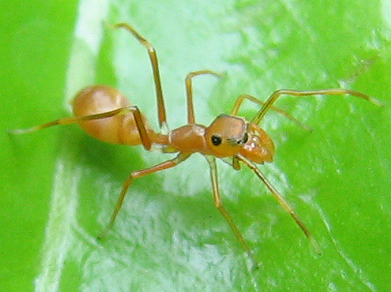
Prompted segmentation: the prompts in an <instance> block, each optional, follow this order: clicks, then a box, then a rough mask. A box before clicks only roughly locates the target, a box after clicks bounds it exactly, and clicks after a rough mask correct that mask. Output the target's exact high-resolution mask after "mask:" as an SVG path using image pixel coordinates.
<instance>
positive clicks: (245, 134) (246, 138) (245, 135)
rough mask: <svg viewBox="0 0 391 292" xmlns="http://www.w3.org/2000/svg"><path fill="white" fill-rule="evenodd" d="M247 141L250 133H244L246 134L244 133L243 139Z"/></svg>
mask: <svg viewBox="0 0 391 292" xmlns="http://www.w3.org/2000/svg"><path fill="white" fill-rule="evenodd" d="M247 141H248V134H247V133H244V135H243V139H242V141H241V142H242V143H243V144H245V143H247Z"/></svg>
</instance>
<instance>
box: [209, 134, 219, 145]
mask: <svg viewBox="0 0 391 292" xmlns="http://www.w3.org/2000/svg"><path fill="white" fill-rule="evenodd" d="M211 140H212V144H213V145H215V146H219V145H220V144H221V137H219V136H216V135H213V136H212V138H211Z"/></svg>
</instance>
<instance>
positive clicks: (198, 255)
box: [0, 0, 391, 291]
mask: <svg viewBox="0 0 391 292" xmlns="http://www.w3.org/2000/svg"><path fill="white" fill-rule="evenodd" d="M188 2H189V1H186V2H185V1H178V0H171V1H165V2H164V3H162V2H161V1H153V0H149V1H118V2H111V3H110V4H108V3H106V2H104V1H98V2H95V3H93V4H92V5H91V4H89V2H81V3H76V1H67V2H66V4H65V3H62V4H56V3H55V2H53V3H50V2H44V3H43V2H42V1H31V2H29V3H26V2H22V1H20V3H18V2H17V1H13V2H12V3H9V4H8V3H4V1H3V2H2V3H1V4H0V9H1V11H2V14H1V16H0V17H1V18H0V21H1V22H0V27H1V30H0V34H1V35H0V39H1V45H0V50H1V51H0V67H1V70H0V82H1V84H0V99H1V107H0V114H1V115H0V116H1V125H0V126H1V131H0V139H1V144H0V147H1V151H0V161H1V166H2V170H1V175H0V178H1V186H2V195H1V196H0V202H1V206H2V207H1V209H0V210H1V211H0V228H1V236H0V247H1V248H0V285H1V287H2V289H4V291H33V290H35V291H232V290H236V291H388V290H389V289H390V288H391V287H390V286H391V284H390V282H389V271H391V256H390V254H391V247H390V242H391V235H390V234H391V233H390V232H389V230H390V228H391V207H390V206H391V204H390V201H391V198H390V195H391V186H390V181H391V180H390V179H391V177H390V173H391V159H390V158H391V153H390V152H391V150H390V147H389V144H390V120H391V119H390V117H391V115H390V110H389V106H390V96H391V87H390V76H391V74H390V73H391V58H390V57H391V55H390V42H389V37H390V25H391V23H390V19H391V12H390V11H391V9H390V7H391V3H390V1H382V2H381V1H372V0H371V1H369V0H367V1H355V2H352V1H347V0H343V1H339V2H338V4H332V5H330V4H324V3H326V2H324V1H311V2H307V3H301V2H299V1H297V2H292V1H284V2H276V1H251V0H250V1H222V0H221V1H213V3H210V2H209V1H192V2H191V3H188ZM81 20H83V21H84V22H83V21H81ZM118 21H126V22H130V23H132V24H133V25H134V26H135V27H137V29H138V30H139V31H140V32H141V33H142V34H143V35H144V36H145V37H147V38H148V40H150V41H151V42H152V43H153V44H154V45H155V47H156V48H157V51H158V54H159V58H160V61H161V62H160V64H161V73H162V79H163V86H164V92H165V96H166V102H167V108H168V117H169V122H170V126H171V128H174V127H177V126H180V125H181V124H183V123H184V122H185V119H186V118H185V98H184V96H185V95H184V85H183V79H184V77H185V75H186V73H187V72H189V71H192V70H198V69H204V68H208V69H213V70H216V71H219V72H225V73H226V75H225V77H224V78H221V79H219V80H215V79H214V78H211V77H207V76H205V77H200V78H199V79H197V80H196V81H195V92H194V94H195V104H196V114H197V120H198V121H199V122H200V123H205V124H208V123H209V122H210V121H211V120H212V119H213V117H214V116H216V115H218V114H220V113H221V112H228V111H229V110H230V108H231V106H232V105H233V102H234V100H235V98H236V97H237V96H238V95H239V94H242V93H248V94H252V95H255V96H258V97H260V98H261V99H266V98H267V96H268V95H269V94H270V93H271V92H273V91H274V90H276V89H280V88H292V89H317V88H330V87H339V86H343V87H346V88H353V89H356V90H360V91H363V92H365V93H367V94H369V95H371V96H375V97H377V98H378V99H379V100H381V101H382V102H383V103H384V105H385V106H384V107H382V108H379V107H376V106H374V105H371V104H369V103H366V102H364V101H361V100H358V99H356V98H353V97H316V98H315V97H313V98H311V97H309V98H302V99H298V98H293V97H285V98H282V99H281V100H279V101H278V106H279V107H281V108H283V109H285V110H287V111H288V112H290V113H291V114H293V115H294V116H295V117H297V118H299V119H300V120H301V121H303V122H305V123H306V124H307V125H309V126H311V127H312V128H313V129H314V131H313V132H311V133H309V132H306V131H304V130H303V129H301V128H298V127H297V126H296V125H294V124H292V123H291V122H290V121H288V120H286V119H285V118H283V117H281V116H278V115H276V114H274V113H271V114H270V115H268V116H267V119H265V121H264V123H263V126H264V127H265V129H266V130H268V132H269V133H270V135H271V136H272V137H273V138H274V140H275V143H276V145H277V147H278V148H277V155H276V158H275V162H274V163H272V164H269V165H265V166H261V168H262V169H263V170H264V172H265V173H266V174H267V176H268V177H269V178H270V180H271V181H272V182H273V184H274V185H275V187H276V188H277V189H279V190H280V191H281V192H282V193H284V194H286V197H287V199H288V200H289V201H290V202H291V203H292V205H294V206H295V209H296V210H297V212H298V213H299V215H300V216H301V217H302V219H303V221H304V222H306V224H307V226H308V228H309V229H310V230H311V231H312V232H313V233H314V236H315V237H316V239H317V240H318V241H319V243H320V245H321V247H322V250H323V255H322V256H320V257H319V256H316V255H315V254H314V252H313V251H312V250H311V248H310V247H309V245H308V242H307V240H306V238H305V237H304V236H303V235H302V233H301V231H300V230H299V229H298V228H297V227H296V225H295V224H294V222H293V221H292V219H291V218H290V217H289V215H288V214H286V212H285V211H284V210H282V208H281V207H280V206H279V205H278V204H277V203H276V202H275V201H274V199H273V198H272V196H270V195H269V194H267V191H266V190H265V188H264V186H262V184H261V182H259V181H258V180H257V179H256V177H254V175H252V173H251V172H250V171H248V170H242V171H241V172H236V171H234V170H231V169H229V168H228V167H227V166H225V165H220V166H221V167H220V172H219V174H220V182H221V190H222V192H223V194H224V203H225V206H226V208H227V209H228V210H229V211H230V212H231V214H232V216H233V218H234V219H235V221H236V223H237V225H238V226H239V228H240V229H241V230H242V232H243V234H244V236H245V238H246V239H247V240H248V243H249V245H250V246H251V248H252V249H253V251H254V253H255V255H256V258H257V259H258V260H259V262H260V263H261V264H262V265H261V267H260V269H259V270H258V271H256V272H253V273H251V272H249V271H248V268H247V267H248V262H247V259H246V256H245V254H244V253H243V251H242V249H241V247H240V246H239V244H238V243H237V241H236V239H235V238H234V236H233V234H232V232H231V231H230V230H229V227H228V226H227V224H226V223H225V222H224V220H223V219H222V218H221V216H220V214H218V212H217V211H216V210H215V208H214V206H213V203H212V197H211V191H210V182H209V177H208V171H207V164H206V162H205V161H204V159H202V158H201V157H200V156H199V155H195V156H194V157H192V158H191V159H190V160H189V161H187V162H186V163H184V164H183V165H181V166H178V167H176V168H174V169H172V170H169V171H166V172H162V173H159V174H156V175H151V176H150V177H148V178H146V179H140V180H139V181H136V182H135V183H134V185H133V187H132V189H131V192H130V193H131V194H130V195H129V196H128V197H127V200H126V202H125V204H124V207H123V209H122V210H121V213H120V216H119V218H118V221H117V222H116V226H115V228H114V230H113V231H112V232H111V233H110V234H109V236H107V238H105V240H104V241H102V242H98V241H96V240H95V236H96V235H97V234H98V232H99V231H100V230H101V229H102V228H103V227H104V225H105V223H106V222H107V220H108V218H109V216H110V214H111V212H112V209H113V206H114V203H115V200H116V198H117V194H118V192H119V190H120V188H121V185H122V182H123V180H124V179H125V177H126V176H127V174H128V173H129V172H130V171H132V170H136V169H140V168H144V167H148V166H150V165H153V164H156V163H158V162H160V161H162V160H163V159H164V157H162V156H161V155H159V154H158V153H148V152H145V151H144V150H143V149H142V148H141V147H134V148H130V147H124V146H116V145H106V144H103V143H101V142H99V141H95V140H93V139H92V138H90V137H87V136H86V135H85V134H84V133H82V131H81V130H79V129H78V128H77V127H76V126H69V127H59V128H52V129H47V130H45V131H41V132H36V133H33V134H29V135H25V136H14V137H10V136H8V135H7V133H6V129H9V128H15V127H28V126H31V125H36V124H39V123H42V122H46V121H49V120H52V119H55V118H58V117H61V116H67V115H69V111H68V107H67V102H66V100H67V99H69V98H70V97H71V96H72V95H73V94H74V93H75V92H76V91H77V90H78V89H80V88H81V87H83V86H86V85H88V84H91V83H106V84H111V85H114V86H116V87H118V88H120V89H121V90H122V91H124V92H126V93H127V94H128V95H129V96H130V97H131V99H132V101H133V102H134V103H135V104H137V105H139V106H140V107H141V109H142V110H143V111H144V112H145V113H146V115H147V116H148V117H149V119H150V121H151V123H152V125H153V126H156V113H155V112H156V108H155V102H154V92H153V85H152V79H151V76H150V68H149V66H150V65H149V63H148V59H147V56H146V52H145V50H144V49H143V48H142V47H141V46H140V45H139V44H138V43H137V42H136V41H134V40H133V39H132V38H131V37H130V36H129V35H128V34H127V33H126V32H123V31H114V30H110V29H109V28H107V27H105V26H104V25H103V24H102V22H103V23H115V22H118ZM78 23H79V26H78V25H77V24H78ZM80 23H84V24H88V25H87V26H86V27H84V30H79V31H78V33H75V27H78V28H80ZM100 33H101V34H102V35H101V36H102V39H101V40H100V39H99V35H100ZM75 35H76V37H75ZM81 35H82V36H83V37H81ZM87 40H88V41H87ZM91 44H92V45H91ZM94 44H95V45H97V46H96V47H95V51H94ZM254 112H255V107H254V106H251V105H248V106H245V108H244V110H243V112H242V113H243V114H244V115H246V116H247V117H251V115H252V114H253V113H254Z"/></svg>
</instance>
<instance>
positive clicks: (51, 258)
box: [35, 0, 109, 292]
mask: <svg viewBox="0 0 391 292" xmlns="http://www.w3.org/2000/svg"><path fill="white" fill-rule="evenodd" d="M108 10H109V1H108V0H100V1H98V3H97V1H88V0H82V1H80V3H79V8H78V18H77V20H76V26H75V32H74V40H73V44H72V49H71V52H70V57H69V66H68V72H67V79H66V84H65V93H64V103H65V104H66V106H68V102H69V100H70V99H71V98H72V97H73V95H74V94H75V92H76V91H77V90H78V89H80V88H82V87H83V86H85V85H86V83H90V82H92V81H93V80H94V78H95V76H94V73H91V72H94V70H91V66H95V65H96V63H97V56H98V52H99V49H100V46H101V42H102V35H103V25H102V23H103V20H104V19H105V18H106V16H107V14H108ZM91 11H94V13H91ZM63 141H64V142H63V143H61V146H60V150H59V153H58V157H57V160H56V166H55V175H54V182H53V193H52V194H51V203H50V208H49V216H48V221H47V225H46V230H45V238H44V243H43V247H42V252H41V254H42V261H41V268H40V271H39V273H38V275H37V277H36V280H35V291H37V292H40V291H59V289H60V282H61V276H62V272H63V267H64V261H65V259H66V256H67V253H68V250H69V248H70V246H71V245H72V240H73V237H72V232H71V227H72V225H74V224H75V222H76V210H77V206H78V201H79V193H78V185H79V182H80V179H81V168H80V167H78V166H77V160H76V159H74V158H73V157H72V154H71V153H70V151H69V149H71V148H72V145H71V144H72V142H71V141H69V140H68V139H63Z"/></svg>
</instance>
